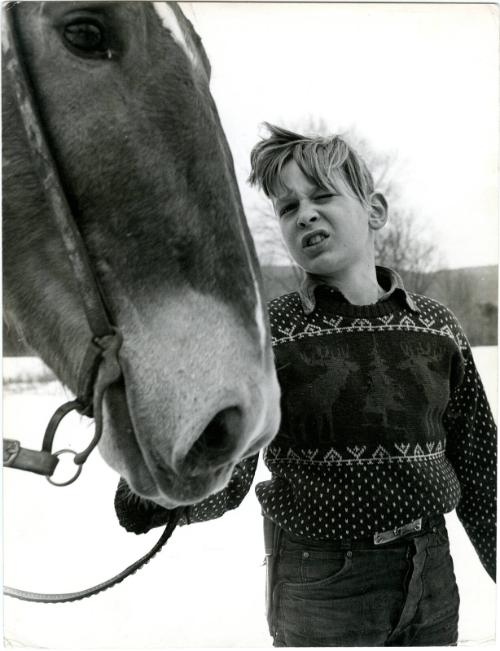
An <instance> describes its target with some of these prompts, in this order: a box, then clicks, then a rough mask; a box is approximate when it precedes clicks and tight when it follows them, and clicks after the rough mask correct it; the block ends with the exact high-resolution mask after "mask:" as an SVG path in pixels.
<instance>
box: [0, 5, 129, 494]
mask: <svg viewBox="0 0 500 651" xmlns="http://www.w3.org/2000/svg"><path fill="white" fill-rule="evenodd" d="M3 14H4V15H3V20H2V49H3V58H4V62H5V66H6V70H7V74H8V76H9V78H10V82H11V83H12V86H13V89H14V92H15V95H16V99H17V104H18V108H19V112H20V115H21V117H22V122H23V126H24V129H25V131H26V136H27V139H28V143H29V148H30V151H31V154H32V158H33V164H34V166H35V168H36V170H37V173H38V176H39V178H40V182H41V184H42V187H43V188H44V192H45V197H46V200H47V203H48V205H49V208H50V212H51V214H52V217H53V220H54V223H55V225H56V226H57V229H58V231H59V234H60V236H61V240H62V242H63V244H64V247H65V250H66V254H67V256H68V260H69V262H70V264H71V267H72V270H73V275H74V277H75V279H76V281H77V286H78V289H79V293H80V297H81V299H82V304H83V307H84V310H85V314H86V318H87V322H88V325H89V327H90V330H91V332H92V334H93V337H92V339H91V341H90V342H89V344H88V346H87V350H86V353H85V355H84V358H83V360H82V363H81V365H80V369H79V375H78V381H77V396H78V397H77V400H76V401H74V402H71V403H66V404H65V405H62V407H61V408H60V409H58V410H57V411H56V413H55V414H54V416H53V417H52V418H51V421H50V423H49V426H48V427H47V430H46V433H45V437H44V442H43V445H42V452H43V453H46V454H42V453H37V452H36V451H34V450H28V449H26V448H20V449H19V451H18V454H17V455H16V457H12V461H11V463H10V464H9V465H10V467H12V468H20V469H23V470H30V471H32V472H36V473H39V474H43V475H46V476H51V474H52V473H53V471H54V469H55V467H56V465H57V456H56V455H52V458H50V454H51V453H52V442H53V439H54V436H55V432H56V429H57V425H58V424H59V422H60V420H61V419H62V418H63V417H64V416H65V415H66V413H68V411H70V410H71V409H77V410H78V411H79V412H80V413H82V414H85V415H87V416H92V415H93V412H96V413H98V414H99V416H98V418H96V428H95V435H94V438H93V440H92V442H91V444H90V445H89V446H88V447H87V449H86V450H84V451H83V452H81V453H78V454H76V455H75V459H74V461H75V463H76V464H77V465H79V466H81V464H83V463H84V462H85V460H86V459H87V457H88V455H89V454H90V452H91V451H92V450H93V449H94V447H95V446H96V445H97V443H98V441H99V438H100V436H101V433H102V400H103V398H104V392H105V390H106V388H107V387H108V386H109V385H110V384H112V383H113V382H116V381H117V380H118V379H119V378H120V376H121V369H120V366H119V362H118V351H119V348H120V345H121V341H122V339H121V336H120V333H119V332H118V330H117V329H116V328H115V327H114V326H113V325H112V323H111V321H110V319H109V316H108V310H107V308H106V305H105V302H104V298H103V295H102V292H101V290H100V287H99V284H98V281H97V279H96V277H95V276H94V273H93V271H92V267H91V264H90V260H89V257H88V254H87V250H86V247H85V243H84V241H83V239H82V236H81V234H80V232H79V230H78V227H77V225H76V221H75V219H74V217H73V214H72V211H71V208H70V206H69V204H68V201H67V199H66V194H65V192H64V187H63V184H62V182H61V178H60V175H59V173H58V168H57V165H56V161H55V160H54V158H53V156H52V152H51V150H50V147H49V145H48V142H47V139H46V137H45V132H44V129H43V126H42V125H43V121H42V118H41V116H40V114H39V112H38V110H37V108H36V102H35V94H34V90H33V85H32V83H31V80H30V77H29V73H28V70H27V68H26V66H25V65H24V63H23V56H22V52H20V50H19V39H18V38H17V34H16V24H15V11H14V8H13V5H10V6H8V7H6V8H5V10H4V12H3ZM102 367H104V368H102ZM96 378H97V379H98V381H96ZM8 458H10V457H9V456H8ZM50 470H51V472H50ZM78 474H79V473H77V474H76V475H75V477H74V478H75V479H76V477H77V476H78ZM66 483H67V482H66ZM66 483H65V484H66ZM65 484H64V485H65ZM61 485H62V484H61Z"/></svg>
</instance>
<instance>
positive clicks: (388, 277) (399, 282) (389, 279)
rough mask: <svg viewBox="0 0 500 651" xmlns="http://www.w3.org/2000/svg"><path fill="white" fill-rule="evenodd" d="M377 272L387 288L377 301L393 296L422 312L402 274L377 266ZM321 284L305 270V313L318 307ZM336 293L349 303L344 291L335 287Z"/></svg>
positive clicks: (302, 296) (302, 293)
mask: <svg viewBox="0 0 500 651" xmlns="http://www.w3.org/2000/svg"><path fill="white" fill-rule="evenodd" d="M375 269H376V273H377V281H378V283H379V285H380V286H381V287H382V288H383V289H384V290H385V293H384V294H383V295H382V296H381V297H380V298H379V299H378V301H377V303H380V302H382V301H386V300H388V299H389V298H391V297H394V298H395V299H398V300H400V301H401V302H402V303H403V304H404V305H406V307H408V308H409V309H410V310H412V311H413V312H420V310H419V308H418V307H417V306H416V304H415V301H414V300H413V299H412V297H411V296H410V295H409V294H408V292H407V291H406V289H405V287H404V284H403V279H402V278H401V276H400V275H399V274H398V273H397V272H396V271H394V270H393V269H389V268H387V267H375ZM320 285H325V283H324V282H323V281H321V280H318V278H316V277H315V276H314V275H313V274H309V273H307V272H305V277H304V279H303V281H302V283H301V284H300V288H299V296H300V301H301V304H302V309H303V310H304V312H305V314H311V312H313V311H314V309H315V307H316V296H315V294H314V292H315V291H316V288H317V287H319V286H320ZM332 289H334V290H335V292H334V294H335V295H336V298H337V300H339V302H344V303H349V301H348V300H347V299H346V297H345V296H344V295H343V294H342V292H341V291H340V290H338V289H336V288H334V287H332Z"/></svg>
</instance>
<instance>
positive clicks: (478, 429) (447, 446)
mask: <svg viewBox="0 0 500 651" xmlns="http://www.w3.org/2000/svg"><path fill="white" fill-rule="evenodd" d="M402 294H404V292H402ZM315 297H316V305H315V309H314V310H313V311H312V312H311V313H310V314H305V312H304V309H303V307H302V305H301V301H300V297H299V294H298V293H296V292H294V293H291V294H288V295H286V296H282V297H280V298H278V299H275V300H274V301H272V302H271V303H270V306H269V309H270V323H271V331H272V336H273V345H274V351H275V358H276V367H277V370H278V377H279V379H280V385H281V388H282V392H283V395H282V405H281V406H282V422H281V426H280V430H279V432H278V434H277V436H276V438H275V439H274V440H273V442H272V444H271V445H270V446H269V447H268V448H267V449H266V450H265V452H264V461H265V463H266V465H267V466H268V468H269V469H270V471H271V473H272V478H271V479H270V480H269V481H265V482H262V483H260V484H258V485H257V487H256V492H257V496H258V499H259V501H260V503H261V505H262V510H263V512H264V514H265V515H267V516H268V517H269V518H271V519H272V520H273V521H274V522H276V523H277V524H278V525H280V526H281V527H282V528H284V529H285V530H287V531H289V532H291V533H293V534H296V535H298V536H303V537H304V538H307V539H312V540H329V539H353V540H356V539H363V538H369V537H372V536H373V534H374V533H375V532H377V531H379V532H380V531H386V530H389V529H393V528H394V527H396V526H400V525H403V524H406V523H408V522H410V521H412V520H414V519H416V518H418V517H421V516H425V515H432V514H441V513H447V512H450V511H452V510H453V509H454V508H457V514H458V516H459V518H460V520H461V521H462V523H463V525H464V527H465V529H466V531H467V533H468V535H469V537H470V539H471V541H472V543H473V544H474V546H475V548H476V551H477V553H478V555H479V558H480V559H481V561H482V563H483V565H484V567H485V568H486V570H487V571H488V573H489V574H490V575H491V576H492V577H493V578H494V576H495V557H496V428H495V424H494V422H493V418H492V415H491V412H490V409H489V406H488V402H487V399H486V397H485V393H484V389H483V387H482V384H481V380H480V378H479V376H478V374H477V371H476V368H475V365H474V361H473V358H472V353H471V350H470V347H469V344H468V342H467V340H466V337H465V335H464V334H463V332H462V330H461V328H460V326H459V325H458V323H457V321H456V319H455V317H454V316H453V315H452V314H451V312H450V311H449V310H448V309H447V308H445V307H444V306H442V305H440V304H439V303H437V302H436V301H434V300H431V299H429V298H425V297H422V296H418V295H409V297H410V300H407V301H405V300H404V298H403V297H402V296H401V293H399V294H397V293H393V295H392V296H390V297H389V298H388V299H387V300H384V301H383V302H378V303H376V304H375V305H369V306H355V305H352V304H350V303H347V302H345V300H339V293H338V292H337V291H335V290H334V289H333V288H330V287H326V286H320V287H318V288H317V289H316V291H315ZM412 308H413V309H412ZM256 464H257V457H253V458H251V459H247V460H245V461H243V462H241V463H240V464H238V466H237V469H236V471H235V473H234V475H233V477H232V479H231V481H230V483H229V485H228V487H227V488H226V489H224V490H223V491H220V492H219V493H216V494H215V495H213V496H211V497H210V498H208V499H206V500H203V501H202V502H200V503H199V504H196V505H193V506H192V507H190V509H189V520H190V521H191V522H194V521H202V520H208V519H212V518H215V517H219V516H220V515H222V514H223V513H224V512H225V511H227V510H229V509H232V508H235V507H237V506H238V505H239V503H240V502H241V500H242V499H243V497H244V496H245V494H246V493H247V492H248V490H249V487H250V485H251V483H252V480H253V476H254V472H255V468H256ZM158 508H159V507H158ZM167 513H168V512H165V514H167ZM166 519H168V518H167V516H166V515H165V517H164V520H165V521H166ZM160 523H161V522H158V524H160ZM132 530H134V529H133V528H132Z"/></svg>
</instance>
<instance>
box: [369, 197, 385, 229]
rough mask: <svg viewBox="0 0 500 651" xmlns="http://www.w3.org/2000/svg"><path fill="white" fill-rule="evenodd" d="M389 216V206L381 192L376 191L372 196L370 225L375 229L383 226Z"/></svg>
mask: <svg viewBox="0 0 500 651" xmlns="http://www.w3.org/2000/svg"><path fill="white" fill-rule="evenodd" d="M388 216H389V206H388V204H387V200H386V198H385V196H384V195H383V194H382V193H381V192H374V193H373V194H372V195H371V197H370V216H369V225H370V228H371V229H372V230H374V231H378V230H380V229H381V228H383V227H384V226H385V224H386V222H387V217H388Z"/></svg>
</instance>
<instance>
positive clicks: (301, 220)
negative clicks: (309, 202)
mask: <svg viewBox="0 0 500 651" xmlns="http://www.w3.org/2000/svg"><path fill="white" fill-rule="evenodd" d="M317 220H318V215H317V214H316V213H315V211H314V210H301V211H300V213H299V215H298V217H297V226H298V227H299V228H305V227H306V226H308V225H309V224H312V223H313V222H315V221H317Z"/></svg>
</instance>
